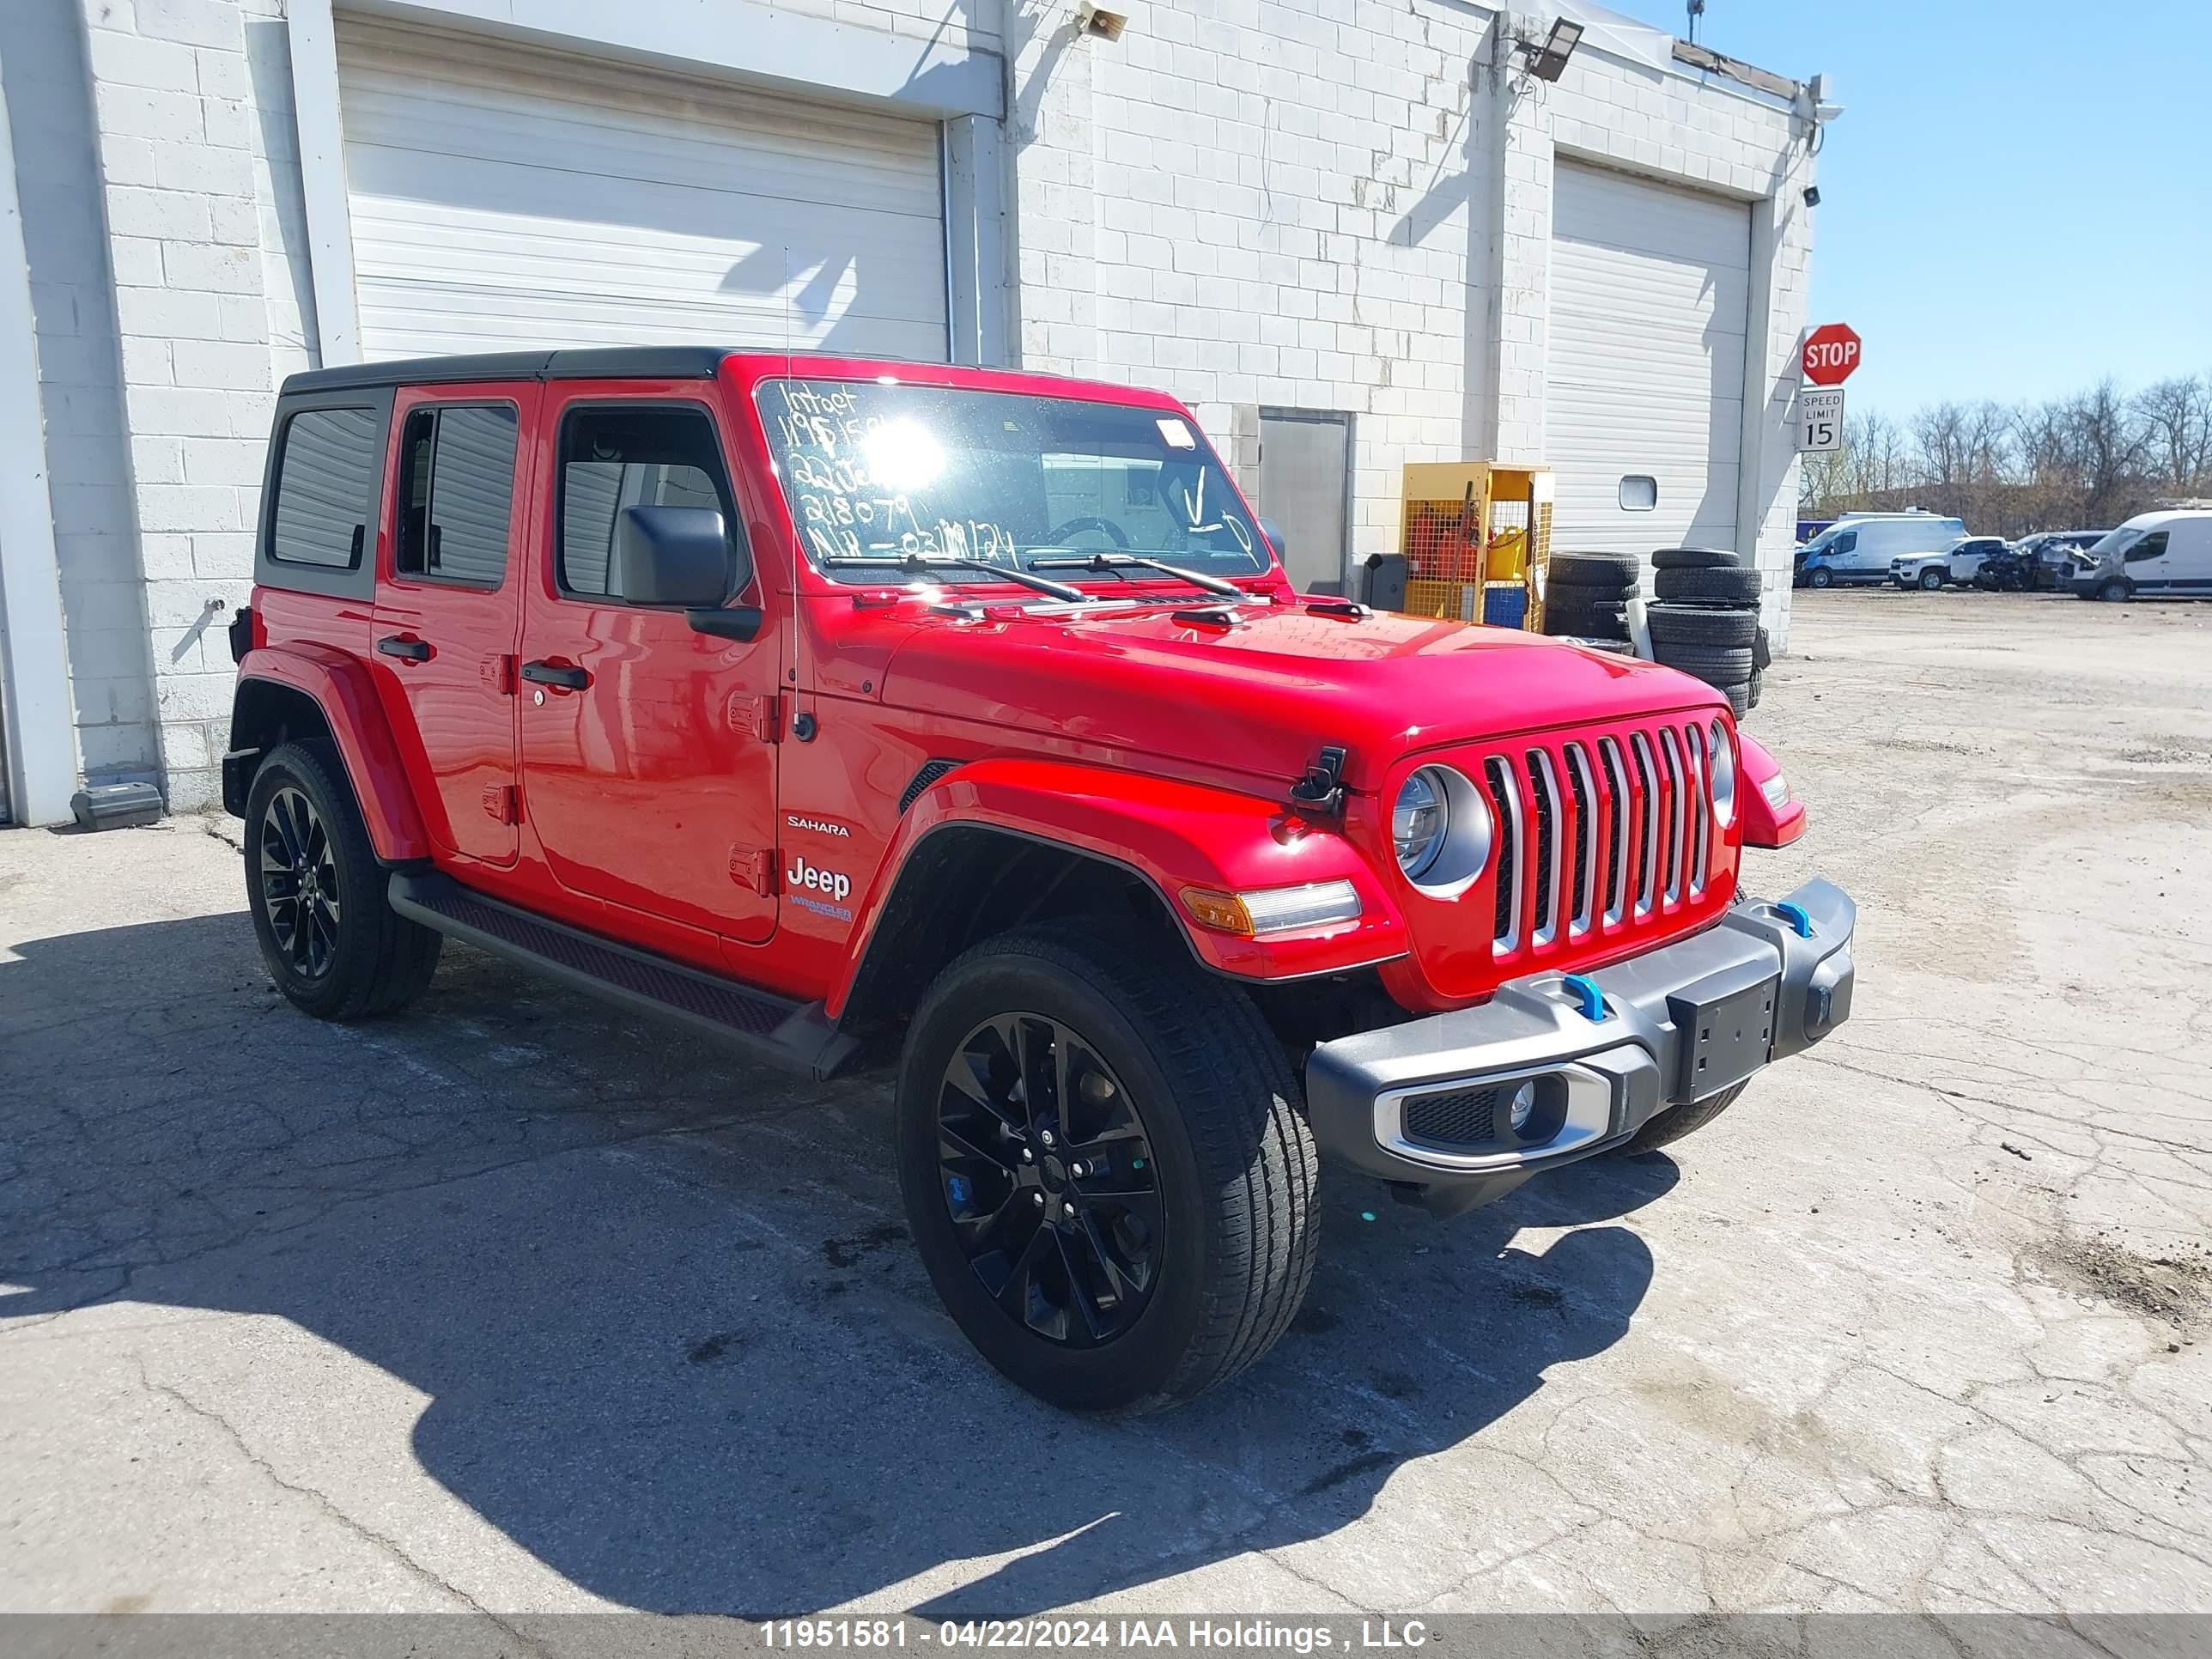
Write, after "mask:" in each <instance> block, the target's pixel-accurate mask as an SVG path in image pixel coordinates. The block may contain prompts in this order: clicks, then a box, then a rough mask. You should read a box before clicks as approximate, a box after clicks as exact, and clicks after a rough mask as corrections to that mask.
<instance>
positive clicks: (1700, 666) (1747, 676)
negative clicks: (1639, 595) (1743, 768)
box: [1644, 547, 1768, 715]
mask: <svg viewBox="0 0 2212 1659" xmlns="http://www.w3.org/2000/svg"><path fill="white" fill-rule="evenodd" d="M1651 562H1652V563H1653V564H1654V565H1655V566H1656V567H1657V574H1656V575H1655V576H1654V577H1653V579H1652V587H1653V590H1654V591H1655V592H1656V594H1657V596H1658V597H1657V599H1656V600H1655V601H1654V603H1652V604H1651V605H1648V606H1646V607H1645V609H1644V620H1645V622H1646V623H1647V624H1648V625H1649V626H1650V629H1651V654H1652V655H1653V656H1654V657H1656V658H1657V659H1659V660H1660V661H1661V662H1662V663H1664V664H1666V665H1667V666H1668V667H1669V668H1679V669H1680V670H1681V671H1682V672H1684V673H1685V674H1694V675H1696V676H1697V677H1698V678H1699V679H1701V680H1703V681H1705V684H1708V685H1712V686H1717V687H1718V688H1719V689H1720V690H1723V691H1724V692H1726V693H1727V694H1728V700H1729V706H1730V707H1731V708H1734V709H1735V712H1736V713H1737V714H1739V715H1742V714H1748V713H1749V712H1750V711H1751V710H1752V709H1753V708H1757V707H1758V706H1759V675H1760V673H1761V672H1762V671H1764V670H1765V667H1766V665H1767V661H1768V657H1767V653H1766V630H1765V629H1763V628H1761V627H1760V626H1759V572H1757V571H1756V570H1747V569H1745V568H1743V565H1742V563H1741V562H1740V561H1739V560H1738V559H1737V557H1736V556H1735V554H1734V553H1732V552H1729V551H1727V550H1724V549H1722V548H1717V547H1668V548H1662V549H1661V550H1659V551H1658V552H1656V553H1655V554H1653V555H1652V556H1651Z"/></svg>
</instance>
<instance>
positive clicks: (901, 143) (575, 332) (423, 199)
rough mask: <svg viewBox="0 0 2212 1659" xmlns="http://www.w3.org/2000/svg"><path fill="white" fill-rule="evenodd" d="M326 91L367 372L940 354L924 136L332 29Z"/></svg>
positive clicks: (412, 36) (599, 71)
mask: <svg viewBox="0 0 2212 1659" xmlns="http://www.w3.org/2000/svg"><path fill="white" fill-rule="evenodd" d="M338 80H339V88H340V105H341V109H342V116H343V123H344V128H345V166H346V184H347V192H348V196H349V202H350V205H351V209H352V228H353V254H354V275H355V284H356V290H357V292H358V295H359V299H360V304H361V325H362V351H363V353H364V355H365V356H368V357H370V358H385V357H410V356H434V355H437V354H441V353H445V352H454V351H486V350H507V349H514V350H528V349H538V348H553V347H561V346H590V345H653V344H660V345H673V344H699V345H727V346H737V347H750V348H753V349H771V350H773V349H782V348H789V349H828V350H834V351H840V352H846V353H849V354H851V355H853V356H882V357H902V358H907V359H910V360H915V361H922V362H930V361H934V362H942V361H944V359H945V357H946V356H948V355H949V347H948V339H947V331H946V330H947V323H946V318H947V308H946V303H945V219H944V200H943V187H942V178H943V172H942V168H941V166H940V164H939V140H940V136H941V131H940V129H939V126H938V125H936V124H935V123H933V122H930V121H915V120H908V119H904V118H899V117H896V116H890V115H884V114H882V113H880V112H876V111H872V110H857V109H851V108H847V107H844V106H839V105H834V104H824V103H819V102H816V101H813V100H806V99H801V98H795V97H789V96H786V95H783V94H775V93H768V92H761V91H755V90H752V89H750V88H740V87H734V86H731V85H727V84H726V83H723V82H713V81H705V80H696V79H692V78H690V77H687V76H678V75H671V74H664V73H662V72H660V71H659V70H649V69H642V68H639V67H636V66H635V65H632V64H621V63H616V62H611V61H609V60H605V59H595V58H580V57H570V56H567V55H564V54H562V53H558V52H540V51H537V50H534V49H532V48H528V47H522V46H510V45H507V44H504V43H501V42H495V41H489V40H485V39H484V38H483V37H482V36H471V35H462V34H447V33H438V32H433V31H428V30H423V29H417V28H412V27H402V26H399V25H396V24H392V23H386V22H380V21H370V20H367V19H362V18H357V17H349V16H343V15H342V16H341V17H340V19H339V23H338Z"/></svg>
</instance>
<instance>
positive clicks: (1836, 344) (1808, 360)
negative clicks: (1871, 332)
mask: <svg viewBox="0 0 2212 1659" xmlns="http://www.w3.org/2000/svg"><path fill="white" fill-rule="evenodd" d="M1858 366H1859V337H1858V336H1857V334H1856V333H1854V332H1853V331H1852V330H1851V328H1850V325H1848V324H1845V323H1823V324H1821V325H1820V327H1818V328H1816V329H1814V331H1812V332H1811V333H1810V334H1808V335H1807V336H1806V337H1805V351H1804V368H1805V378H1806V380H1808V381H1809V382H1811V383H1812V384H1813V385H1814V386H1841V385H1842V384H1843V383H1844V381H1845V380H1849V379H1850V375H1851V371H1852V370H1853V369H1855V368H1857V367H1858Z"/></svg>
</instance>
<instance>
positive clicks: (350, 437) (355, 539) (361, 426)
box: [269, 409, 384, 570]
mask: <svg viewBox="0 0 2212 1659" xmlns="http://www.w3.org/2000/svg"><path fill="white" fill-rule="evenodd" d="M383 426H384V422H383V418H382V415H381V412H380V411H379V410H375V409H310V410H303V411H301V413H299V414H297V415H295V416H292V417H291V419H290V420H289V421H287V422H285V423H284V426H283V430H282V431H281V432H279V433H278V435H277V440H276V441H277V456H276V501H275V503H274V505H273V507H272V508H271V511H270V532H269V556H270V558H272V559H274V560H276V562H278V563H280V564H304V565H317V566H320V567H322V568H325V569H338V570H351V569H355V568H358V567H359V565H360V563H361V559H362V550H363V548H364V547H365V545H366V544H367V542H368V513H369V501H370V496H371V495H372V492H373V487H374V483H375V480H376V472H377V465H378V463H379V461H380V459H381V457H380V455H379V453H378V449H379V447H380V446H379V443H378V439H379V436H380V434H381V432H382V430H383Z"/></svg>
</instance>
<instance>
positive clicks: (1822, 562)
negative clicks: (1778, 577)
mask: <svg viewBox="0 0 2212 1659" xmlns="http://www.w3.org/2000/svg"><path fill="white" fill-rule="evenodd" d="M1965 535H1966V520H1964V519H1947V518H1944V517H1942V516H1941V515H1940V514H1938V513H1922V512H1919V511H1917V510H1915V511H1913V512H1911V513H1845V514H1844V516H1843V517H1842V518H1840V519H1838V520H1836V521H1835V523H1833V524H1832V525H1830V526H1828V527H1827V528H1826V530H1824V531H1822V532H1820V534H1819V535H1817V536H1815V537H1814V538H1813V539H1812V540H1811V541H1809V542H1808V543H1806V544H1805V562H1804V566H1803V568H1802V571H1801V572H1800V574H1799V575H1798V578H1797V580H1799V581H1801V582H1802V583H1803V584H1804V585H1805V586H1808V587H1834V586H1838V585H1840V584H1842V583H1844V582H1886V581H1887V580H1890V571H1889V564H1890V561H1891V560H1892V559H1897V558H1904V557H1909V556H1913V555H1917V554H1926V555H1929V556H1936V555H1948V553H1949V551H1950V550H1951V544H1953V543H1954V542H1956V541H1959V540H1960V539H1961V538H1964V537H1965Z"/></svg>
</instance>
